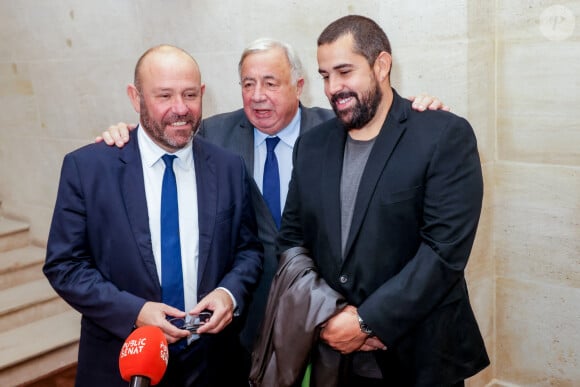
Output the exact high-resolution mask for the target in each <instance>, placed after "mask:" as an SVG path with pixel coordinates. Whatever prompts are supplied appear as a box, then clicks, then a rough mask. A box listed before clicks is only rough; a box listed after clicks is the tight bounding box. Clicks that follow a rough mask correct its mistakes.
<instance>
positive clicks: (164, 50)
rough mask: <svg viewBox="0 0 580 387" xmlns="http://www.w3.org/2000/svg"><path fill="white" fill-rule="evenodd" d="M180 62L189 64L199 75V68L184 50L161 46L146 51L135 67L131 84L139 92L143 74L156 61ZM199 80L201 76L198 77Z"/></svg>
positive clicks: (165, 45) (167, 45) (166, 45)
mask: <svg viewBox="0 0 580 387" xmlns="http://www.w3.org/2000/svg"><path fill="white" fill-rule="evenodd" d="M169 60H180V61H184V62H189V61H190V62H191V64H192V65H193V66H194V67H195V69H196V71H197V73H198V74H199V73H200V71H199V66H198V64H197V62H196V61H195V59H194V58H193V57H192V56H191V55H190V54H189V53H188V52H187V51H185V50H183V49H181V48H179V47H175V46H171V45H169V44H161V45H159V46H154V47H151V48H150V49H148V50H147V51H145V52H144V53H143V55H141V57H140V58H139V60H138V61H137V64H136V65H135V74H134V77H133V83H134V84H135V86H136V87H137V89H139V90H140V87H141V83H142V79H143V76H144V74H143V73H144V72H147V69H149V66H151V65H155V64H156V63H157V62H158V61H169ZM199 77H200V79H201V74H200V75H199Z"/></svg>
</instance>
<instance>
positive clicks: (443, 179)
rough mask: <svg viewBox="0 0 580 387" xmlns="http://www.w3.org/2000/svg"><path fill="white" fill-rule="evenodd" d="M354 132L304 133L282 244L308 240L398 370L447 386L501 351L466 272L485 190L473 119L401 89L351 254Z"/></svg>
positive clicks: (334, 125) (379, 145)
mask: <svg viewBox="0 0 580 387" xmlns="http://www.w3.org/2000/svg"><path fill="white" fill-rule="evenodd" d="M346 136H347V134H346V130H345V129H344V128H343V127H342V125H341V123H340V122H339V121H338V120H337V119H334V120H331V121H328V122H326V123H324V124H322V125H320V126H319V127H317V128H315V129H313V130H311V131H310V132H308V133H306V134H304V135H303V136H301V137H300V138H299V140H298V141H297V143H296V145H295V147H294V171H293V174H292V180H291V182H290V190H289V193H288V198H287V201H286V207H285V210H284V214H283V218H282V226H281V231H280V236H279V241H278V243H279V247H278V248H279V251H280V252H282V251H285V250H287V249H289V248H292V247H296V246H303V247H306V248H307V249H308V250H309V251H310V252H311V256H312V257H313V259H314V260H315V262H316V263H317V265H318V266H319V271H320V274H321V275H322V277H323V278H324V279H325V280H326V281H327V282H328V284H329V285H330V286H331V287H333V288H334V289H335V290H336V291H338V292H339V293H341V294H342V295H344V296H345V298H346V299H347V301H348V302H349V304H352V305H355V306H357V307H358V308H359V313H360V315H361V317H362V318H363V320H364V321H365V322H366V323H367V324H368V325H369V327H370V328H371V329H372V330H373V331H374V332H375V333H376V335H377V336H378V337H379V338H380V339H381V341H382V342H383V343H385V344H386V345H387V347H388V348H389V350H388V351H386V352H385V353H382V352H381V353H379V352H380V351H379V352H377V357H378V360H379V364H380V365H381V367H382V369H383V371H384V373H387V372H388V373H387V375H388V376H387V378H388V379H390V380H393V379H392V378H393V377H395V376H397V375H398V376H399V378H400V385H417V386H418V385H425V386H435V385H446V384H451V383H455V382H458V381H459V380H462V379H465V378H467V377H469V376H471V375H473V374H475V373H476V372H478V371H479V370H481V369H483V368H484V367H485V366H487V365H488V364H489V360H488V357H487V354H486V351H485V347H484V344H483V340H482V337H481V334H480V332H479V328H478V326H477V323H476V321H475V318H474V315H473V312H472V309H471V307H470V304H469V299H468V294H467V287H466V283H465V279H464V269H465V266H466V264H467V260H468V257H469V254H470V251H471V248H472V244H473V241H474V237H475V232H476V229H477V224H478V221H479V215H480V211H481V203H482V194H483V182H482V173H481V164H480V161H479V156H478V152H477V145H476V139H475V136H474V133H473V130H472V128H471V126H470V125H469V123H468V122H467V121H466V120H465V119H463V118H460V117H457V116H456V115H454V114H452V113H449V112H443V111H426V112H422V113H419V112H415V111H413V110H412V109H411V106H410V102H409V101H407V100H404V99H402V98H401V97H400V96H399V95H398V94H397V93H396V92H394V100H393V104H392V107H391V109H390V111H389V114H388V117H387V119H386V121H385V123H384V124H383V127H382V129H381V131H380V133H379V135H378V136H377V137H376V139H375V144H374V147H373V149H372V151H371V154H370V156H369V159H368V162H367V164H366V167H365V169H364V172H363V175H362V179H361V182H360V187H359V190H358V194H357V198H356V203H355V210H354V214H353V219H352V224H351V229H350V233H349V236H348V240H347V243H346V250H345V255H344V257H343V255H342V253H341V218H340V196H339V195H340V179H341V172H342V163H343V153H344V146H345V141H346ZM385 355H388V356H390V357H392V358H391V359H390V360H388V361H387V360H386V359H385V358H383V356H385ZM389 365H395V367H393V368H390V367H389Z"/></svg>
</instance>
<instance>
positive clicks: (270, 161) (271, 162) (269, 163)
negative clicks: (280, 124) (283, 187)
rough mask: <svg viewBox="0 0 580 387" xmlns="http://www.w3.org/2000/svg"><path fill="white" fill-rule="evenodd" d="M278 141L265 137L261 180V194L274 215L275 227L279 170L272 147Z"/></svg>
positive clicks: (279, 211)
mask: <svg viewBox="0 0 580 387" xmlns="http://www.w3.org/2000/svg"><path fill="white" fill-rule="evenodd" d="M278 142H280V138H279V137H269V138H267V139H266V148H267V150H268V151H267V152H268V153H267V154H266V163H264V180H263V181H262V196H264V200H266V204H267V205H268V208H269V209H270V212H271V213H272V217H274V222H275V223H276V227H278V228H280V217H281V214H282V211H281V209H280V171H279V170H278V159H277V158H276V153H274V148H276V145H278Z"/></svg>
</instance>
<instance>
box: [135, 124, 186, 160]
mask: <svg viewBox="0 0 580 387" xmlns="http://www.w3.org/2000/svg"><path fill="white" fill-rule="evenodd" d="M137 138H138V141H139V151H140V152H141V159H142V160H143V162H144V163H145V165H146V166H148V167H152V166H153V165H154V164H155V163H156V162H158V161H159V160H160V159H161V157H162V156H163V155H164V154H166V153H170V152H167V151H166V150H165V149H163V148H161V147H160V146H159V145H157V144H156V143H155V142H154V141H153V140H152V139H151V137H149V135H148V134H147V133H146V132H145V130H144V129H143V127H142V126H141V125H139V126H138V127H137ZM191 143H192V141H191V140H190V141H189V142H188V143H187V145H186V146H185V147H183V148H181V149H179V150H178V151H177V152H175V153H170V154H173V155H175V156H177V160H178V162H177V163H176V165H178V166H180V167H181V168H185V169H188V167H189V166H190V165H192V160H193V152H192V151H191V149H192V147H191Z"/></svg>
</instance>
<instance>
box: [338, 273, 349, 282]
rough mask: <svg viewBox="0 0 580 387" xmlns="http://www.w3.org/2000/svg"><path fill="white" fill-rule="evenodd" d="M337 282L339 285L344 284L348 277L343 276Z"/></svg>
mask: <svg viewBox="0 0 580 387" xmlns="http://www.w3.org/2000/svg"><path fill="white" fill-rule="evenodd" d="M339 280H340V283H341V284H345V283H347V282H348V276H347V275H346V274H343V275H341V276H340V278H339Z"/></svg>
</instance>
